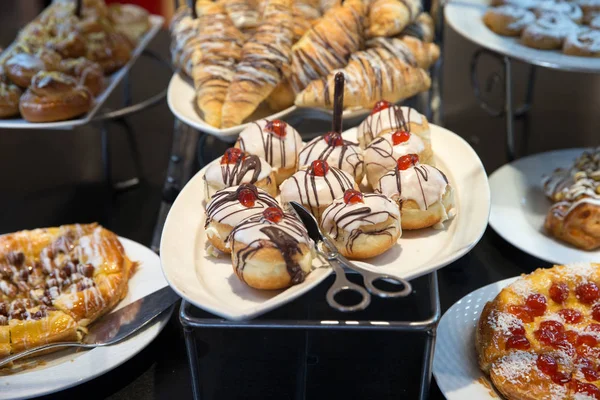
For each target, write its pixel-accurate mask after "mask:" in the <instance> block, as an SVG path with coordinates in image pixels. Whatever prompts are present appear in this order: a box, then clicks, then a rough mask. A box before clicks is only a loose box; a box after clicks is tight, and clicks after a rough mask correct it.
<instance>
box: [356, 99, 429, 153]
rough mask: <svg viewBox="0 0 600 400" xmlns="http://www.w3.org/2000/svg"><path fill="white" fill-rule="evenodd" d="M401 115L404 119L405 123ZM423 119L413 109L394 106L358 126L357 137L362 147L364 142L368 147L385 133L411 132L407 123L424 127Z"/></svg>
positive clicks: (371, 116) (369, 117)
mask: <svg viewBox="0 0 600 400" xmlns="http://www.w3.org/2000/svg"><path fill="white" fill-rule="evenodd" d="M399 111H401V112H399ZM400 115H401V116H402V117H403V118H404V121H403V120H402V118H401V117H400ZM423 119H424V117H423V116H422V115H421V114H419V112H417V111H416V110H414V109H412V108H409V107H399V106H392V107H390V108H386V109H384V110H381V111H379V112H376V113H375V114H372V115H369V116H368V117H367V118H366V119H365V120H364V121H363V122H361V124H360V125H359V126H358V133H357V136H358V139H359V141H360V142H361V145H362V144H363V142H364V145H365V146H366V145H368V144H369V143H370V142H371V141H372V140H373V139H374V138H376V137H377V136H379V135H381V134H382V133H384V132H387V131H392V132H395V131H397V130H406V131H410V128H409V127H407V126H405V123H406V124H408V123H410V124H415V125H423Z"/></svg>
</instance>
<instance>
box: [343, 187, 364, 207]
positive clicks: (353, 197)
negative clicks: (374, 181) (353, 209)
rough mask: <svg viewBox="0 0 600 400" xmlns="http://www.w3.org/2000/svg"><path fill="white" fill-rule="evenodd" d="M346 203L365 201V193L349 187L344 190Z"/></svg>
mask: <svg viewBox="0 0 600 400" xmlns="http://www.w3.org/2000/svg"><path fill="white" fill-rule="evenodd" d="M344 203H346V204H356V203H364V201H363V194H362V193H361V192H359V191H358V190H354V189H348V190H346V191H345V192H344Z"/></svg>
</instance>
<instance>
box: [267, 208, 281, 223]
mask: <svg viewBox="0 0 600 400" xmlns="http://www.w3.org/2000/svg"><path fill="white" fill-rule="evenodd" d="M263 217H265V219H266V220H267V221H271V222H274V223H276V224H277V223H279V222H281V220H282V219H283V211H282V210H281V208H279V207H268V208H266V209H265V211H263Z"/></svg>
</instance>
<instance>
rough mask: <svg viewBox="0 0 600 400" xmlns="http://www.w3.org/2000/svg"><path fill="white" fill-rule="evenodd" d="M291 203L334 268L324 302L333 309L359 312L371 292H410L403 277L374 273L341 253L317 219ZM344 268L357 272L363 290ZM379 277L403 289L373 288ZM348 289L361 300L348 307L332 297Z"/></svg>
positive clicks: (396, 294)
mask: <svg viewBox="0 0 600 400" xmlns="http://www.w3.org/2000/svg"><path fill="white" fill-rule="evenodd" d="M290 205H291V206H292V209H293V210H294V212H295V213H296V215H297V216H298V218H300V221H302V223H303V224H304V226H305V227H306V230H307V231H308V236H309V237H310V238H311V239H312V240H314V242H315V247H316V249H317V252H318V253H319V254H320V255H322V256H323V257H324V258H325V259H326V260H327V261H328V262H329V264H330V265H331V267H332V268H333V271H334V272H335V282H333V285H331V287H330V288H329V290H328V291H327V303H328V304H329V305H330V306H331V307H332V308H335V309H336V310H338V311H343V312H351V311H360V310H364V309H365V308H367V307H368V306H369V304H371V294H373V295H375V296H378V297H383V298H394V297H405V296H408V295H409V294H410V292H411V291H412V287H411V285H410V283H408V281H406V280H404V279H403V278H401V277H399V276H397V275H393V274H379V273H377V272H372V271H369V270H366V269H364V268H361V267H359V266H358V265H356V264H354V263H352V262H351V261H349V260H348V259H347V258H346V257H344V256H342V255H341V254H340V253H339V252H338V250H337V248H336V247H335V245H334V244H333V243H332V242H331V241H330V240H329V239H328V238H327V237H326V236H325V235H323V233H322V232H321V230H320V229H319V224H318V223H317V220H316V219H315V217H313V215H312V214H311V213H310V212H309V211H308V210H307V209H306V208H304V207H303V206H301V205H300V204H299V203H297V202H295V201H290ZM344 267H345V268H347V269H350V270H353V271H355V272H358V273H359V274H360V275H361V276H362V278H363V282H364V285H365V287H366V288H367V289H366V290H365V288H363V287H362V286H360V285H357V284H355V283H352V282H350V281H349V280H348V279H346V272H345V271H344ZM379 279H387V280H391V281H393V282H394V283H399V284H401V285H402V290H399V291H387V290H382V289H378V288H376V287H375V285H373V282H375V281H377V280H379ZM348 290H349V291H353V292H357V293H358V294H359V295H360V296H361V298H362V299H361V301H360V302H358V303H356V304H354V305H350V306H346V305H343V304H340V303H339V302H338V301H337V300H336V299H335V296H336V295H337V294H339V293H341V292H344V291H348Z"/></svg>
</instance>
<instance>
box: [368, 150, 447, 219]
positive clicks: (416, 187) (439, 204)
mask: <svg viewBox="0 0 600 400" xmlns="http://www.w3.org/2000/svg"><path fill="white" fill-rule="evenodd" d="M375 192H376V193H381V194H383V195H385V196H387V197H389V198H391V199H392V200H394V201H395V202H396V203H397V204H398V207H399V208H400V212H401V214H402V229H422V228H427V227H430V226H433V227H435V228H443V225H442V223H443V222H444V221H446V220H448V219H449V218H451V217H452V216H453V215H454V213H455V212H456V211H455V207H454V190H453V188H452V186H451V185H450V183H449V182H448V178H447V177H446V175H445V174H444V173H443V172H442V171H440V170H439V169H437V168H435V167H432V166H431V165H427V164H421V163H420V162H419V157H418V156H417V155H416V154H407V155H404V156H402V157H400V158H398V161H397V162H396V167H395V168H394V169H393V170H392V171H390V172H388V173H386V174H385V175H383V176H382V177H381V179H380V180H379V182H378V183H377V185H376V187H375Z"/></svg>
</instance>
